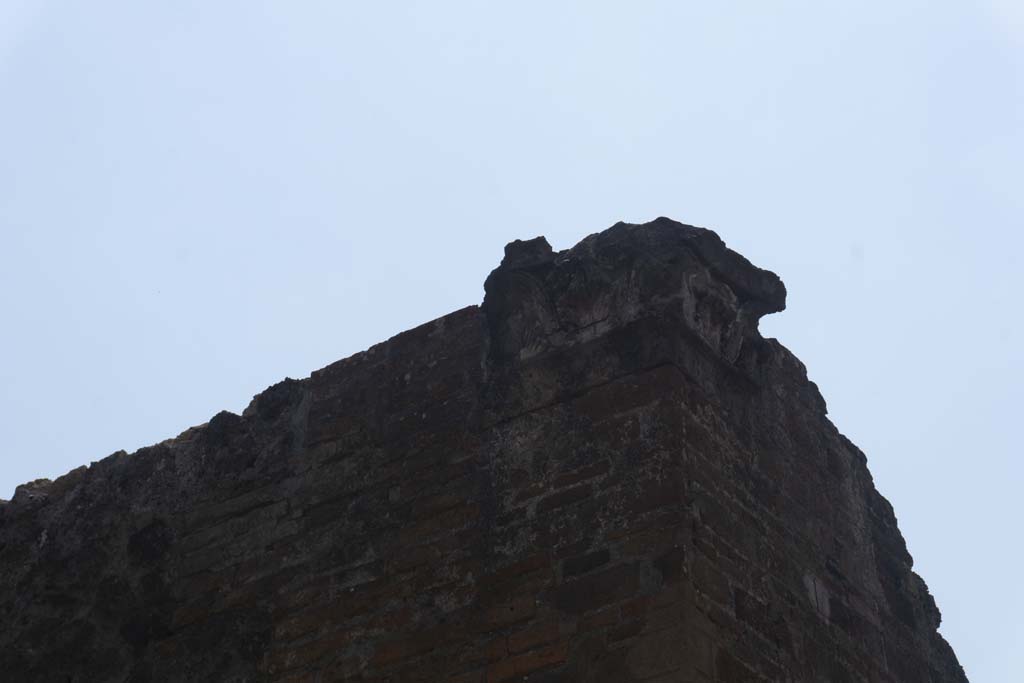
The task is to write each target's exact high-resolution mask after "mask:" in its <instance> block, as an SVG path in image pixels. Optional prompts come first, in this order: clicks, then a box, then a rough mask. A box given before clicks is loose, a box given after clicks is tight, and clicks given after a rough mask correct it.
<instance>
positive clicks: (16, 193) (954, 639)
mask: <svg viewBox="0 0 1024 683" xmlns="http://www.w3.org/2000/svg"><path fill="white" fill-rule="evenodd" d="M1022 75H1024V3H1021V2H1019V0H1006V1H1005V2H994V1H992V2H981V1H978V2H941V1H940V2H936V1H935V0H930V1H927V2H925V1H921V2H892V1H888V0H887V1H886V2H856V3H838V2H834V3H833V2H826V3H823V2H785V1H778V2H764V1H763V0H756V1H751V2H680V1H679V0H675V1H672V2H660V3H656V2H642V1H637V2H629V3H623V2H595V1H594V0H589V1H587V2H542V3H533V2H516V3H490V2H488V3H484V2H458V3H456V2H437V1H436V0H435V1H433V2H395V3H384V2H359V3H355V2H253V1H252V0H247V1H246V2H226V1H221V2H183V1H180V0H179V1H176V2H173V3H153V2H147V3H139V2H101V1H93V2H88V3H66V2H62V3H58V2H53V1H47V0H0V312H2V320H3V326H2V328H0V329H2V334H0V436H2V446H0V497H4V498H9V497H10V496H11V494H12V493H13V490H14V487H15V486H16V485H17V484H18V483H21V482H24V481H28V480H31V479H34V478H38V477H50V478H53V477H56V476H57V475H60V474H62V473H63V472H65V471H67V470H69V469H71V468H73V467H75V466H77V465H80V464H84V463H88V462H90V461H94V460H99V459H100V458H102V457H104V456H106V455H108V454H109V453H111V452H113V451H115V450H117V449H121V448H123V449H126V450H129V451H131V450H134V449H135V448H138V447H140V446H143V445H146V444H150V443H153V442H156V441H160V440H163V439H165V438H167V437H171V436H174V435H176V434H178V433H179V432H181V431H182V430H184V429H185V428H186V427H188V426H190V425H194V424H198V423H201V422H205V421H206V420H207V419H208V418H209V417H210V416H212V415H213V414H215V413H216V412H217V411H219V410H222V409H228V410H232V411H235V412H239V411H241V410H242V409H243V408H244V407H245V406H246V404H247V403H248V401H249V398H250V397H251V396H252V395H253V394H255V393H257V392H259V391H260V390H262V389H263V388H264V387H266V386H267V385H269V384H272V383H273V382H275V381H277V380H279V379H281V378H282V377H284V376H292V377H304V376H307V375H308V374H309V372H310V371H312V370H314V369H316V368H319V367H321V366H323V365H326V364H327V363H329V362H331V361H334V360H336V359H339V358H342V357H344V356H347V355H350V354H352V353H354V352H356V351H359V350H361V349H363V348H365V347H367V346H369V345H371V344H373V343H375V342H377V341H381V340H383V339H386V338H387V337H389V336H391V335H393V334H396V333H398V332H400V331H402V330H404V329H407V328H409V327H412V326H414V325H416V324H418V323H421V322H424V321H427V320H430V319H432V318H435V317H437V316H440V315H443V314H445V313H447V312H449V311H451V310H454V309H456V308H460V307H462V306H465V305H468V304H472V303H478V302H479V301H480V300H481V298H482V295H483V289H482V284H483V281H484V278H485V277H486V275H487V273H488V272H489V271H490V270H491V269H492V268H493V267H494V266H496V265H497V263H498V262H499V260H500V259H501V255H502V248H503V246H504V245H505V243H506V242H508V241H510V240H512V239H515V238H527V237H532V236H535V235H539V234H543V235H546V236H547V237H548V239H549V241H550V242H551V243H552V244H553V245H554V246H555V248H556V249H563V248H567V247H569V246H571V245H573V244H574V243H575V242H577V241H578V240H579V239H580V238H582V237H584V236H585V235H587V234H589V233H592V232H596V231H598V230H602V229H604V228H606V227H608V226H610V225H612V224H613V223H615V222H616V221H618V220H627V221H630V222H640V221H645V220H649V219H652V218H654V217H656V216H659V215H666V216H670V217H672V218H675V219H677V220H680V221H683V222H686V223H691V224H695V225H701V226H705V227H710V228H713V229H714V230H716V231H717V232H718V233H719V234H720V235H721V236H722V237H723V238H724V239H725V240H726V242H727V243H728V244H729V245H730V246H731V247H733V248H734V249H736V250H738V251H739V252H741V253H742V254H744V255H745V256H747V257H748V258H749V259H750V260H751V261H753V262H754V263H755V264H757V265H760V266H762V267H765V268H769V269H771V270H774V271H775V272H777V273H779V274H780V275H781V277H782V278H783V280H784V281H785V282H786V284H787V286H788V289H789V292H790V295H789V309H788V310H787V311H786V312H784V313H782V314H778V315H774V316H771V317H769V318H766V319H765V320H764V321H763V323H762V329H763V330H764V332H765V334H766V335H771V336H776V337H778V338H779V339H780V340H781V341H782V342H783V343H784V344H785V345H786V346H788V347H789V348H791V349H792V350H793V351H794V352H795V353H796V354H797V355H798V356H799V357H800V358H801V359H802V360H803V361H804V362H805V363H806V364H807V366H808V369H809V373H810V376H811V378H812V379H813V380H815V381H816V382H817V383H818V384H819V386H820V387H821V389H822V392H823V394H824V395H825V398H826V399H827V400H828V403H829V409H830V414H831V417H832V419H833V421H835V423H836V424H837V425H838V427H839V428H840V430H841V431H843V432H844V433H845V434H846V435H847V436H849V437H850V438H851V439H852V440H853V441H854V442H855V443H857V444H858V445H859V446H860V447H861V448H862V449H863V450H864V451H865V452H866V453H867V455H868V460H869V465H870V467H871V471H872V472H873V474H874V476H875V480H876V483H877V485H878V487H879V489H880V490H881V492H882V493H883V494H884V495H885V496H887V497H888V498H889V499H890V500H891V501H892V503H893V505H894V507H895V509H896V513H897V515H898V517H899V521H900V526H901V528H902V531H903V533H904V535H905V536H906V537H907V539H908V544H909V548H910V551H911V553H912V554H913V555H914V557H915V559H916V569H917V571H918V572H919V573H920V574H922V575H923V577H924V578H925V580H926V581H927V582H928V584H929V586H930V588H931V590H932V592H933V594H934V595H935V596H936V599H937V601H938V604H939V607H940V609H941V610H942V612H943V614H944V622H943V626H942V629H941V630H942V632H943V633H944V634H945V635H946V637H947V638H948V639H949V640H950V642H951V643H952V645H953V647H954V648H955V649H956V651H957V653H958V654H959V656H960V659H961V661H962V663H963V664H964V666H965V668H966V669H967V672H968V675H969V676H971V677H972V680H974V681H975V682H976V683H977V682H979V681H1008V680H1017V679H1018V677H1019V676H1020V672H1021V671H1024V620H1022V619H1021V617H1020V615H1021V614H1022V613H1024V582H1022V581H1021V571H1022V565H1024V551H1022V548H1021V538H1022V532H1021V527H1020V522H1021V520H1022V515H1021V509H1022V507H1021V499H1022V485H1024V463H1022V461H1021V457H1020V456H1021V443H1022V434H1021V429H1020V424H1021V410H1022V408H1024V401H1022V400H1021V399H1022V397H1021V386H1022V381H1024V372H1022V363H1021V359H1020V354H1019V350H1020V348H1021V346H1022V344H1024V339H1022V336H1024V335H1022V328H1024V323H1022V320H1021V310H1022V305H1021V294H1022V292H1024V282H1022V280H1024V275H1022V266H1021V253H1022V251H1021V250H1022V247H1024V236H1022V228H1024V221H1022V218H1024V192H1022V191H1021V188H1022V175H1021V161H1022V159H1024V132H1022V122H1024V118H1022V117H1024V80H1022Z"/></svg>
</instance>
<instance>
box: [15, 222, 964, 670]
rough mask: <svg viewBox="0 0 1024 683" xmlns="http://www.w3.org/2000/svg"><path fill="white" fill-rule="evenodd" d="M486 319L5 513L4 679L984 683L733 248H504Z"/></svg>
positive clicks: (391, 344)
mask: <svg viewBox="0 0 1024 683" xmlns="http://www.w3.org/2000/svg"><path fill="white" fill-rule="evenodd" d="M485 289H486V297H485V300H484V303H483V305H482V306H480V307H475V306H474V307H469V308H465V309H463V310H460V311H456V312H455V313H452V314H450V315H448V316H445V317H443V318H440V319H438V320H435V321H433V322H431V323H428V324H426V325H423V326H421V327H418V328H416V329H413V330H410V331H408V332H405V333H403V334H400V335H398V336H397V337H394V338H393V339H391V340H389V341H387V342H384V343H382V344H379V345H377V346H374V347H373V348H371V349H369V350H367V351H365V352H363V353H360V354H357V355H355V356H353V357H351V358H348V359H345V360H342V361H339V362H337V363H335V364H333V365H330V366H328V367H326V368H324V369H322V370H319V371H317V372H314V373H313V374H312V376H311V377H309V378H308V379H305V380H301V381H295V380H285V381H284V382H282V383H280V384H277V385H275V386H273V387H271V388H269V389H267V390H266V391H265V392H263V393H262V394H260V395H259V396H257V397H256V398H255V399H254V400H253V402H252V403H251V404H250V406H249V407H248V408H247V409H246V411H245V412H244V413H243V414H242V415H241V416H238V415H233V414H231V413H226V412H225V413H220V414H218V415H217V416H215V417H214V418H213V419H211V420H210V422H209V423H208V424H205V425H202V426H200V427H196V428H193V429H189V430H188V431H186V432H184V433H183V434H181V435H180V436H178V437H177V438H175V439H172V440H169V441H165V442H163V443H161V444H158V445H156V446H152V447H150V448H145V449H142V450H140V451H138V452H136V453H134V454H132V455H128V454H125V453H123V452H121V453H116V454H114V455H112V456H110V457H108V458H106V459H104V460H102V461H100V462H97V463H94V464H93V465H92V466H90V467H88V468H85V467H82V468H79V469H77V470H75V471H73V472H71V473H69V474H67V475H66V476H64V477H62V478H60V479H58V480H56V481H54V482H49V481H39V482H33V483H31V484H26V485H24V486H22V487H19V489H18V491H17V493H16V494H15V497H14V500H12V501H10V502H4V503H0V609H2V611H0V614H3V615H4V626H5V628H4V629H3V630H2V632H0V671H2V672H4V674H3V675H4V680H12V681H55V682H57V681H59V682H61V683H68V682H73V683H85V682H89V683H92V682H96V681H133V682H138V683H141V682H143V681H238V682H241V681H282V682H284V681H287V682H289V683H299V682H310V683H312V682H314V681H315V682H327V681H366V682H369V681H376V682H381V683H383V682H384V681H392V682H404V681H410V682H412V681H423V682H427V681H430V682H448V683H484V682H487V683H498V682H500V681H525V680H527V679H528V680H529V681H531V683H555V682H556V681H557V682H568V681H594V682H603V683H631V682H640V681H647V682H650V683H667V682H669V681H673V682H674V681H862V680H869V681H922V682H924V681H931V682H939V681H964V680H966V679H965V677H964V674H963V672H962V670H961V668H960V666H959V664H958V663H957V660H956V657H955V655H954V654H953V652H952V651H951V649H950V648H949V646H948V645H947V644H946V642H945V641H944V640H943V639H942V637H941V636H940V635H939V634H938V633H937V632H936V627H937V626H938V624H939V612H938V610H937V609H936V607H935V604H934V602H933V600H932V598H931V596H930V595H929V593H928V590H927V588H926V587H925V585H924V582H923V581H922V580H921V579H920V578H919V577H918V576H917V575H916V574H914V573H913V572H912V570H911V562H912V561H911V558H910V556H909V555H908V553H907V551H906V547H905V544H904V542H903V539H902V537H901V535H900V533H899V530H898V529H897V527H896V520H895V517H894V515H893V511H892V508H891V507H890V505H889V504H888V503H887V502H886V500H885V499H884V498H882V497H881V496H880V495H879V494H878V493H877V491H876V490H875V488H874V486H873V484H872V481H871V476H870V474H869V473H868V470H867V467H866V464H865V458H864V456H863V454H862V453H861V452H860V451H859V450H858V449H857V448H856V447H855V446H854V445H853V444H851V443H850V442H849V441H848V440H846V439H845V438H844V437H843V436H842V435H841V434H839V433H838V432H837V431H836V429H835V428H834V427H833V425H832V424H831V423H830V422H829V421H828V419H827V417H826V413H825V404H824V401H823V400H822V398H821V396H820V395H819V393H818V391H817V388H816V387H815V386H814V384H813V383H811V382H809V381H808V380H807V378H806V372H805V370H804V367H803V365H802V364H801V363H800V362H799V361H798V360H797V359H796V358H795V357H793V356H792V355H791V354H790V353H789V352H788V351H787V350H786V349H785V348H784V347H782V346H781V345H780V344H779V343H778V342H776V341H774V340H770V339H768V340H766V339H763V338H762V337H761V336H760V334H759V333H758V331H757V321H758V319H759V318H760V317H761V316H762V315H764V314H766V313H770V312H774V311H780V310H782V309H783V308H784V305H785V289H784V287H783V285H782V283H781V282H780V281H779V279H778V278H777V277H776V276H775V275H773V274H772V273H769V272H767V271H763V270H760V269H758V268H755V267H754V266H752V265H751V264H749V263H748V262H747V261H746V260H745V259H743V258H742V257H741V256H739V255H737V254H735V253H734V252H731V251H729V250H728V249H727V248H726V247H725V245H724V244H723V243H722V242H721V240H720V239H719V238H718V237H717V236H716V235H715V234H714V233H712V232H710V231H706V230H701V229H698V228H692V227H689V226H682V225H680V224H677V223H674V222H672V221H669V220H666V219H659V220H657V221H654V222H652V223H649V224H645V225H627V224H618V225H616V226H614V227H612V228H610V229H609V230H606V231H605V232H602V233H599V234H596V235H592V236H590V237H588V238H587V239H585V240H583V241H582V242H581V243H580V244H578V245H577V246H576V247H574V248H572V249H570V250H567V251H565V252H560V253H554V252H552V250H551V248H550V247H549V246H548V245H547V242H545V241H544V240H543V238H538V239H535V240H530V241H527V242H514V243H512V244H510V245H509V246H508V247H506V255H505V259H504V261H503V262H502V264H501V266H500V267H499V268H497V269H496V270H495V271H494V272H493V273H492V274H491V276H490V277H489V278H488V279H487V282H486V285H485Z"/></svg>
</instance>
